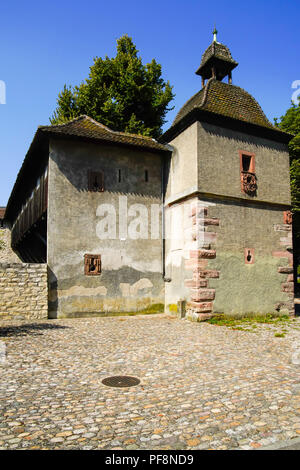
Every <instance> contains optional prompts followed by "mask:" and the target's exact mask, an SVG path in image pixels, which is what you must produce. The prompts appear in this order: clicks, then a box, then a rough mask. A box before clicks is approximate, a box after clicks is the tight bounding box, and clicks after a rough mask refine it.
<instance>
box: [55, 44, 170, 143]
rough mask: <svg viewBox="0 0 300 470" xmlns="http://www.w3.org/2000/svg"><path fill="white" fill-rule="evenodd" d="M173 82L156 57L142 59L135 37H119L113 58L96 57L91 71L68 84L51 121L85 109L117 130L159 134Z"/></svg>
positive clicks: (152, 134) (59, 122) (83, 111)
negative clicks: (147, 60)
mask: <svg viewBox="0 0 300 470" xmlns="http://www.w3.org/2000/svg"><path fill="white" fill-rule="evenodd" d="M172 88H173V87H172V86H170V83H169V82H165V81H164V80H163V79H162V77H161V65H160V64H158V63H157V62H156V61H155V60H154V59H153V60H152V61H151V62H150V63H149V64H146V65H143V63H142V59H141V58H140V57H139V56H138V50H137V49H136V46H135V45H134V43H133V42H132V39H131V38H130V37H129V36H127V35H125V36H122V37H121V38H120V39H118V40H117V54H116V56H115V57H114V58H111V59H110V58H109V57H107V56H106V57H105V59H102V58H101V57H100V58H98V57H96V58H95V59H94V64H93V65H92V66H91V67H90V74H89V77H88V78H87V79H86V80H85V81H84V82H82V83H81V84H80V85H79V86H75V87H73V88H72V87H71V86H66V85H65V86H64V88H63V90H62V91H61V92H60V93H59V95H58V99H57V108H56V110H55V112H54V114H53V115H52V117H51V118H50V122H51V124H61V123H64V122H67V121H68V120H70V119H73V118H75V117H78V116H80V115H82V114H86V115H88V116H90V117H91V118H93V119H95V120H96V121H99V122H101V123H102V124H105V125H106V126H108V127H110V128H111V129H113V130H116V131H124V132H130V133H135V134H142V135H148V136H151V137H155V138H156V137H159V136H160V135H161V133H162V126H163V124H164V123H165V122H166V119H165V116H166V113H167V112H168V111H169V110H170V109H172V108H168V105H169V103H170V101H171V100H172V99H173V98H174V94H173V92H172Z"/></svg>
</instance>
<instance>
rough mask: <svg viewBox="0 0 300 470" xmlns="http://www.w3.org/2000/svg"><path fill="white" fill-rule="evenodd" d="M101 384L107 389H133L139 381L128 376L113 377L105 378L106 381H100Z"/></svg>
mask: <svg viewBox="0 0 300 470" xmlns="http://www.w3.org/2000/svg"><path fill="white" fill-rule="evenodd" d="M102 383H103V385H107V387H134V386H135V385H138V384H139V383H140V379H137V378H136V377H130V376H128V375H115V376H113V377H106V379H103V380H102Z"/></svg>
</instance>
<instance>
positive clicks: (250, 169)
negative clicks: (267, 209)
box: [239, 150, 257, 196]
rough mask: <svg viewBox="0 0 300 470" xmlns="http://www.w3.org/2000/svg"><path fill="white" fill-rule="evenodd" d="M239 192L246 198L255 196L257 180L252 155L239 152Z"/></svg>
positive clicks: (253, 156)
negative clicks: (245, 195)
mask: <svg viewBox="0 0 300 470" xmlns="http://www.w3.org/2000/svg"><path fill="white" fill-rule="evenodd" d="M239 154H240V172H241V190H242V192H243V193H245V194H247V195H248V196H256V190H257V178H256V174H255V155H254V153H249V152H245V151H243V150H240V152H239Z"/></svg>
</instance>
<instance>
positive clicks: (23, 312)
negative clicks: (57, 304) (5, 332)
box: [0, 263, 48, 320]
mask: <svg viewBox="0 0 300 470" xmlns="http://www.w3.org/2000/svg"><path fill="white" fill-rule="evenodd" d="M47 277H48V276H47V265H46V264H28V263H1V264H0V320H11V319H16V320H40V319H44V318H48V280H47Z"/></svg>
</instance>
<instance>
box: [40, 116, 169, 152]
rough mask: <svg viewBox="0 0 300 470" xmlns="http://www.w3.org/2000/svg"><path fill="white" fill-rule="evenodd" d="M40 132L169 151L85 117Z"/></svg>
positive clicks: (144, 137)
mask: <svg viewBox="0 0 300 470" xmlns="http://www.w3.org/2000/svg"><path fill="white" fill-rule="evenodd" d="M38 131H39V132H43V133H50V134H52V135H59V136H72V137H83V138H85V139H89V140H97V141H103V142H110V143H116V144H124V145H130V146H134V147H142V148H145V149H146V148H147V149H149V150H160V151H169V149H167V148H166V147H165V146H164V145H162V144H160V143H159V142H157V141H156V140H155V139H152V138H151V137H146V136H142V135H136V134H128V133H125V132H116V131H113V130H111V129H109V127H106V126H104V125H103V124H101V123H99V122H97V121H95V120H94V119H92V118H90V117H89V116H85V115H82V116H79V117H78V118H75V119H73V120H72V121H68V122H66V123H65V124H57V125H53V126H39V128H38Z"/></svg>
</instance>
